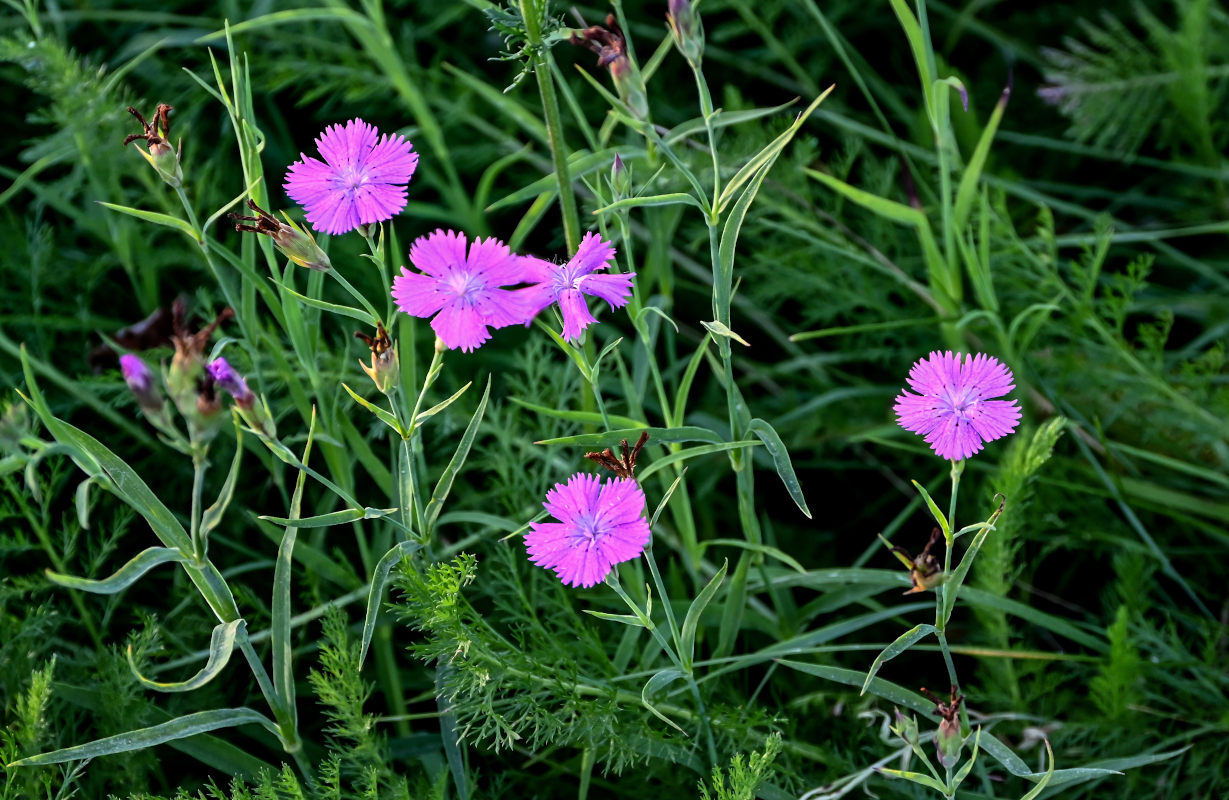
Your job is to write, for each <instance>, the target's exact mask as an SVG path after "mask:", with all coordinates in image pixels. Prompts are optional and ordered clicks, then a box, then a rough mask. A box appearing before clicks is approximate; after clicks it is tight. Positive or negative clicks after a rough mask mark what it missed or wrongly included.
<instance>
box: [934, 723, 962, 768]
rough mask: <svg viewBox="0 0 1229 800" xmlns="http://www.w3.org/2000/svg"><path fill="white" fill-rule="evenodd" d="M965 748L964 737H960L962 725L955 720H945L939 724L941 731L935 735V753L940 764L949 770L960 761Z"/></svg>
mask: <svg viewBox="0 0 1229 800" xmlns="http://www.w3.org/2000/svg"><path fill="white" fill-rule="evenodd" d="M963 747H964V737H963V736H961V735H960V723H959V722H958V721H956V720H954V719H945V720H943V721H942V722H940V723H939V731H938V733H936V734H935V752H936V753H937V754H938V756H939V763H940V764H942V765H943V766H944V767H947V768H948V769H950V768H952V767H954V766H956V764H957V762H959V761H960V751H961V749H962V748H963Z"/></svg>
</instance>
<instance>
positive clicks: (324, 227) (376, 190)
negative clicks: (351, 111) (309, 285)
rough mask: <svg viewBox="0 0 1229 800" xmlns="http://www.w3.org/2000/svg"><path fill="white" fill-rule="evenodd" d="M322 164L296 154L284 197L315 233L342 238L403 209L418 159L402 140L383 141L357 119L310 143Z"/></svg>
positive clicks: (404, 140) (331, 130)
mask: <svg viewBox="0 0 1229 800" xmlns="http://www.w3.org/2000/svg"><path fill="white" fill-rule="evenodd" d="M316 147H317V148H318V149H319V150H320V155H322V156H324V161H320V160H319V159H317V158H312V157H310V156H306V155H303V154H302V153H300V154H299V157H300V158H301V159H302V160H301V161H296V162H295V163H293V164H291V165H290V171H289V172H288V173H287V174H286V183H285V188H286V194H288V195H290V197H291V198H292V199H293V200H294V201H295V202H296V203H298V204H299V205H301V206H303V208H304V210H305V211H306V212H307V221H308V222H310V223H311V225H312V227H313V228H315V229H316V230H318V231H324V232H325V233H333V234H337V233H346V232H347V231H352V230H354V229H355V228H357V227H358V226H359V225H367V224H370V223H373V222H383V221H384V220H389V219H392V218H393V217H394V216H395V215H397V214H399V213H400V212H401V209H403V208H405V203H406V185H407V184H408V183H409V182H410V176H412V175H413V174H414V170H415V168H416V167H417V166H418V154H417V153H415V152H413V145H411V144H410V142H409V141H408V140H407V139H406V138H405V137H404V136H400V135H397V136H390V135H388V134H385V135H384V136H383V137H381V136H380V135H379V132H378V131H377V130H376V129H375V128H374V127H373V126H371V125H368V124H367V123H366V122H363V121H362V120H361V119H352V120H350V121H349V122H347V123H346V126H345V127H344V128H343V127H342V126H341V125H331V126H329V127H328V128H325V129H324V133H322V134H321V135H320V138H318V139H316Z"/></svg>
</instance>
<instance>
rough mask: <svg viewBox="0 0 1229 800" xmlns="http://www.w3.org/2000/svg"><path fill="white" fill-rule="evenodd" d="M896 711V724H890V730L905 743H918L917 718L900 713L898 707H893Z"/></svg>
mask: <svg viewBox="0 0 1229 800" xmlns="http://www.w3.org/2000/svg"><path fill="white" fill-rule="evenodd" d="M893 710H894V711H895V712H896V724H895V725H894V726H892V732H893V733H895V734H896V735H897V736H899V737H900V738H901V739H903V740H904V741H905V743H906V744H910V745H913V746H915V747H916V746H917V743H918V727H917V720H916V719H914V718H913V717H911V716H910V717H906V716H905V715H904V714H902V713H900V709H899V708H897V709H893Z"/></svg>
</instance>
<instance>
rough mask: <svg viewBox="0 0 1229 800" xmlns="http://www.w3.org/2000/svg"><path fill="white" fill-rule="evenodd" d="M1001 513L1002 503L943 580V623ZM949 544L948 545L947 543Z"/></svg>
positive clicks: (945, 623) (954, 605)
mask: <svg viewBox="0 0 1229 800" xmlns="http://www.w3.org/2000/svg"><path fill="white" fill-rule="evenodd" d="M1001 513H1003V505H1002V504H1001V503H1000V504H999V507H998V508H997V509H995V511H994V513H993V514H991V515H990V519H988V520H986V527H984V528H982V529H981V530H980V531H978V532H977V535H976V536H975V537H973V544H971V545H969V549H968V550H966V551H965V553H964V556H963V557H962V558H961V559H960V564H959V565H958V566H957V567H956V568H955V569H954V570H952V574H951V575H949V576H948V578H947V580H946V581H944V582H943V586H942V588H940V589H939V591H941V592H943V624H944V625H947V621H948V620H949V619H951V616H952V610H953V609H954V608H956V596H957V595H958V594H959V593H960V587H961V585H963V584H964V579H965V576H966V575H968V574H969V568H970V567H972V566H973V559H974V558H976V557H977V551H978V550H981V546H982V544H983V543H984V542H985V541H986V537H987V536H989V535H990V532H991V531H993V530H994V523H995V522H997V521H998V518H999V514H1001ZM949 546H950V545H949Z"/></svg>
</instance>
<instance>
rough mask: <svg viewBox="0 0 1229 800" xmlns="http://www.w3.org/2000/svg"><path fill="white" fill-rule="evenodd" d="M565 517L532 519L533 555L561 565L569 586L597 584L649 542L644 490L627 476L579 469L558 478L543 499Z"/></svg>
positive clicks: (528, 540) (544, 563)
mask: <svg viewBox="0 0 1229 800" xmlns="http://www.w3.org/2000/svg"><path fill="white" fill-rule="evenodd" d="M542 505H543V506H544V507H545V508H546V510H547V511H549V512H550V513H551V515H552V516H553V517H554V518H555V519H557V520H559V522H531V523H529V528H530V531H529V533H527V534H526V535H525V546H526V548H527V549H528V551H529V560H530V561H532V562H533V563H535V564H537V565H538V566H541V567H545V568H547V569H551V570H554V571H555V574H557V575H558V576H559V580H561V581H563V583H564V584H566V585H568V586H584V587H589V586H594V585H595V584H597V583H600V582H601V581H602V580H604V579H605V578H606V576H607V575H608V574H610V570H611V569H612V568H613V567H614V565H615V564H618V563H621V562H623V561H630V560H631V559H633V558H636V557H637V556H639V555H640V554H641V553H643V552H644V548H645V545H647V544H648V543H649V536H650V535H651V534H650V531H649V523H648V521H647V520H646V519H644V517H643V516H641V513H642V512H643V511H644V491H643V490H642V489H641V488H640V484H638V483H636V481H634V480H631V479H627V478H614V479H611V480H609V481H607V482H606V483H605V484H603V483H602V481H601V479H600V478H598V477H597V476H596V475H587V474H585V473H583V472H578V473H577V474H575V475H573V476H572V477H571V478H570V479H569V480H568V482H567V483H566V484H562V483H557V484H555V488H553V489H551V490H550V491H548V492H547V493H546V502H545V503H543V504H542Z"/></svg>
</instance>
